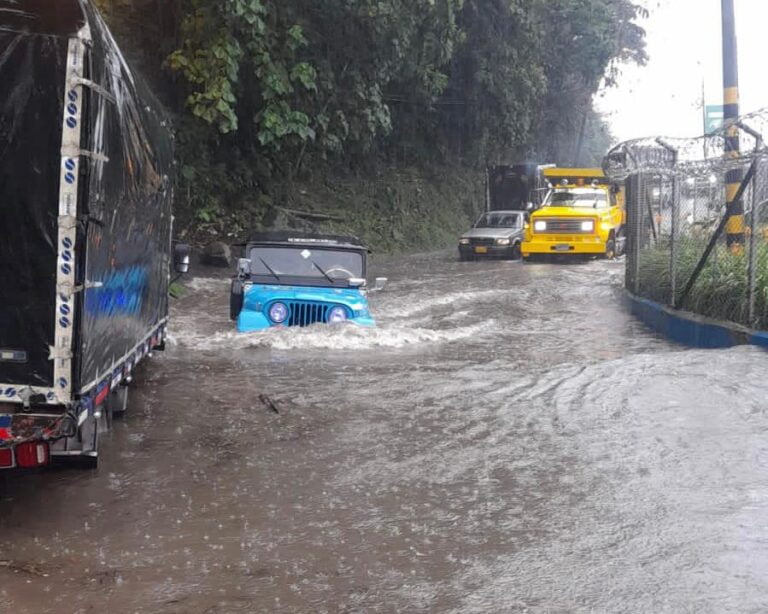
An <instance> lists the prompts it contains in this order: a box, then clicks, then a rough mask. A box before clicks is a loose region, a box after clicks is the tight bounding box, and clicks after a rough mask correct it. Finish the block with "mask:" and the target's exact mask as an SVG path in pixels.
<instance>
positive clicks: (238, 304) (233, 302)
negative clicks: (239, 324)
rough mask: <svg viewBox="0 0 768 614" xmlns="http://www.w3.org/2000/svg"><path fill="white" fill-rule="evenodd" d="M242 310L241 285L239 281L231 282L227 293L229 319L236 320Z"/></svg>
mask: <svg viewBox="0 0 768 614" xmlns="http://www.w3.org/2000/svg"><path fill="white" fill-rule="evenodd" d="M242 309H243V284H242V282H241V281H240V280H239V279H235V280H234V281H233V282H232V289H231V290H230V293H229V319H230V320H237V316H239V315H240V312H241V311H242Z"/></svg>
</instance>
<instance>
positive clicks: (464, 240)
mask: <svg viewBox="0 0 768 614" xmlns="http://www.w3.org/2000/svg"><path fill="white" fill-rule="evenodd" d="M459 245H469V239H465V238H464V237H462V238H461V239H459Z"/></svg>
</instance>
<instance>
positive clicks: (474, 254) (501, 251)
mask: <svg viewBox="0 0 768 614" xmlns="http://www.w3.org/2000/svg"><path fill="white" fill-rule="evenodd" d="M514 250H515V246H514V244H512V245H487V246H484V245H461V244H459V257H461V258H467V259H469V258H511V257H512V256H513V255H514Z"/></svg>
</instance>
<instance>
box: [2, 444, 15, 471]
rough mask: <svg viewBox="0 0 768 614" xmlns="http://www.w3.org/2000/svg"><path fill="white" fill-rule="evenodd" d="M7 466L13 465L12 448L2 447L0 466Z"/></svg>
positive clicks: (4, 467)
mask: <svg viewBox="0 0 768 614" xmlns="http://www.w3.org/2000/svg"><path fill="white" fill-rule="evenodd" d="M8 467H13V450H11V449H10V448H3V449H2V450H0V468H3V469H6V468H8Z"/></svg>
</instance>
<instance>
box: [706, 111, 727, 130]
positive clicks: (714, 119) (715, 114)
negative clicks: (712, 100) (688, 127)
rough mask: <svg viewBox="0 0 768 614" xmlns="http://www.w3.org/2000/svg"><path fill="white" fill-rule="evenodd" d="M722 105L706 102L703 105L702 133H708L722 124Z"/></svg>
mask: <svg viewBox="0 0 768 614" xmlns="http://www.w3.org/2000/svg"><path fill="white" fill-rule="evenodd" d="M723 116H724V113H723V105H721V104H708V105H706V106H705V107H704V134H710V133H711V132H714V131H715V130H717V129H718V128H719V127H720V126H722V125H723Z"/></svg>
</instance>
